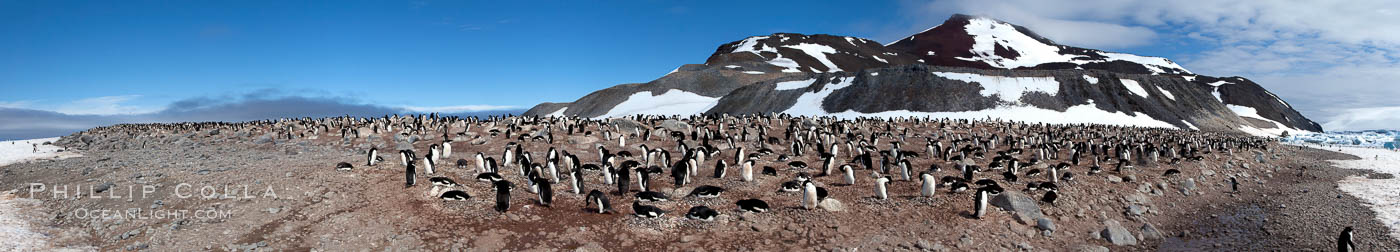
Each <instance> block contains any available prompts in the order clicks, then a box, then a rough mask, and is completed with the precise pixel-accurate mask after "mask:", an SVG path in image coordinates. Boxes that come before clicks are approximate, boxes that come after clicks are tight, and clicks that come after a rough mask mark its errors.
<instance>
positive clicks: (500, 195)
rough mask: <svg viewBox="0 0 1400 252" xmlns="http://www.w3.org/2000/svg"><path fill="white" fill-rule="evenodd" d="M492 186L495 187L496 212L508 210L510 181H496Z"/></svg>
mask: <svg viewBox="0 0 1400 252" xmlns="http://www.w3.org/2000/svg"><path fill="white" fill-rule="evenodd" d="M492 184H493V185H495V186H496V212H502V213H504V212H506V210H510V187H511V184H510V181H505V180H497V181H496V182H495V183H492Z"/></svg>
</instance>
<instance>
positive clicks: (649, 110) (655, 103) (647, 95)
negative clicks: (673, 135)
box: [597, 89, 719, 119]
mask: <svg viewBox="0 0 1400 252" xmlns="http://www.w3.org/2000/svg"><path fill="white" fill-rule="evenodd" d="M717 104H719V98H715V97H708V96H703V95H700V94H696V93H691V92H686V91H681V90H677V89H670V90H666V92H663V93H661V94H659V95H652V94H651V91H642V92H637V93H635V94H632V96H629V97H627V100H624V101H622V103H619V104H617V106H613V108H612V109H611V110H608V112H607V113H604V114H603V115H601V116H598V117H597V118H598V119H602V118H608V117H619V116H628V115H693V114H700V113H704V112H705V111H708V110H710V108H712V107H714V106H715V105H717Z"/></svg>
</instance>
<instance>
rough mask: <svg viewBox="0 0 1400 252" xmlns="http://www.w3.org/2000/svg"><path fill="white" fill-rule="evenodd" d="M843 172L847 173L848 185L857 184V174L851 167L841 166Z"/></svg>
mask: <svg viewBox="0 0 1400 252" xmlns="http://www.w3.org/2000/svg"><path fill="white" fill-rule="evenodd" d="M841 172H844V173H846V185H855V184H856V172H855V171H854V170H853V169H852V168H851V165H841Z"/></svg>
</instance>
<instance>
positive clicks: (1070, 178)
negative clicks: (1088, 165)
mask: <svg viewBox="0 0 1400 252" xmlns="http://www.w3.org/2000/svg"><path fill="white" fill-rule="evenodd" d="M1060 180H1064V181H1074V173H1073V172H1065V175H1060Z"/></svg>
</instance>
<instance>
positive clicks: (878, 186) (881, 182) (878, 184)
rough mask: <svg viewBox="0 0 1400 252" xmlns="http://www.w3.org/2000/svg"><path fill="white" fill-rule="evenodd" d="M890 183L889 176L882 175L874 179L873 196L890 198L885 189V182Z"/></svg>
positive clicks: (883, 198) (882, 198) (884, 198)
mask: <svg viewBox="0 0 1400 252" xmlns="http://www.w3.org/2000/svg"><path fill="white" fill-rule="evenodd" d="M888 183H890V177H889V176H884V177H879V178H876V179H875V198H876V199H880V200H886V199H889V198H890V195H889V192H887V191H886V190H885V186H886V185H885V184H888Z"/></svg>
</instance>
